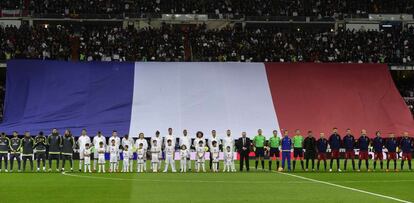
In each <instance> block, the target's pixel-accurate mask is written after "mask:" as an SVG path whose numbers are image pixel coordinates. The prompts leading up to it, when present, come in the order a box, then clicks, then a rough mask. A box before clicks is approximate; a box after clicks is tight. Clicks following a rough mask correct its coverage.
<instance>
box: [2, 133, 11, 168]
mask: <svg viewBox="0 0 414 203" xmlns="http://www.w3.org/2000/svg"><path fill="white" fill-rule="evenodd" d="M9 150H10V139H9V138H8V137H6V133H1V137H0V172H1V170H2V169H3V168H2V162H3V160H4V166H5V167H4V170H5V171H6V172H8V170H7V163H8V162H9V161H8V156H7V155H8V153H9Z"/></svg>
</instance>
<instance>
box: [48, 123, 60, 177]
mask: <svg viewBox="0 0 414 203" xmlns="http://www.w3.org/2000/svg"><path fill="white" fill-rule="evenodd" d="M47 143H48V144H49V171H52V160H56V171H58V172H59V160H60V152H61V147H62V136H60V135H59V132H58V131H57V129H56V128H53V130H52V134H50V135H49V136H48V137H47Z"/></svg>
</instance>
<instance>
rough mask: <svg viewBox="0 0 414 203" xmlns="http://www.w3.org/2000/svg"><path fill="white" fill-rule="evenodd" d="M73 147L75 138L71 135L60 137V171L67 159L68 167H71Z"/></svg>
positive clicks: (63, 168)
mask: <svg viewBox="0 0 414 203" xmlns="http://www.w3.org/2000/svg"><path fill="white" fill-rule="evenodd" d="M74 147H75V139H73V137H72V136H63V138H62V158H63V160H62V171H63V170H65V162H66V160H69V163H70V168H71V170H72V168H73V159H72V156H73V148H74Z"/></svg>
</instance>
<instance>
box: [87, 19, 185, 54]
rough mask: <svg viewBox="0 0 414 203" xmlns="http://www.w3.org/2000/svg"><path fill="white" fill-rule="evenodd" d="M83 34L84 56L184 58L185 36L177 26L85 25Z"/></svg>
mask: <svg viewBox="0 0 414 203" xmlns="http://www.w3.org/2000/svg"><path fill="white" fill-rule="evenodd" d="M80 36H81V37H80V52H79V56H80V60H87V61H92V60H101V61H114V60H115V61H183V60H184V45H183V39H184V36H183V33H182V32H181V30H180V28H179V27H175V26H168V25H163V26H162V27H161V28H159V29H153V28H144V29H139V30H138V29H134V28H133V27H129V28H122V27H112V26H104V27H95V28H94V29H91V27H88V28H87V29H86V28H85V27H83V28H82V32H81V35H80Z"/></svg>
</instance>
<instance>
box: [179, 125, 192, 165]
mask: <svg viewBox="0 0 414 203" xmlns="http://www.w3.org/2000/svg"><path fill="white" fill-rule="evenodd" d="M190 143H191V138H190V136H188V135H187V130H185V129H184V130H183V136H181V137H180V143H179V144H180V146H181V147H182V146H183V145H184V146H185V148H186V150H187V157H186V159H187V160H186V162H187V166H188V170H189V171H191V159H190V147H191V144H190ZM181 159H182V157H181Z"/></svg>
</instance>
